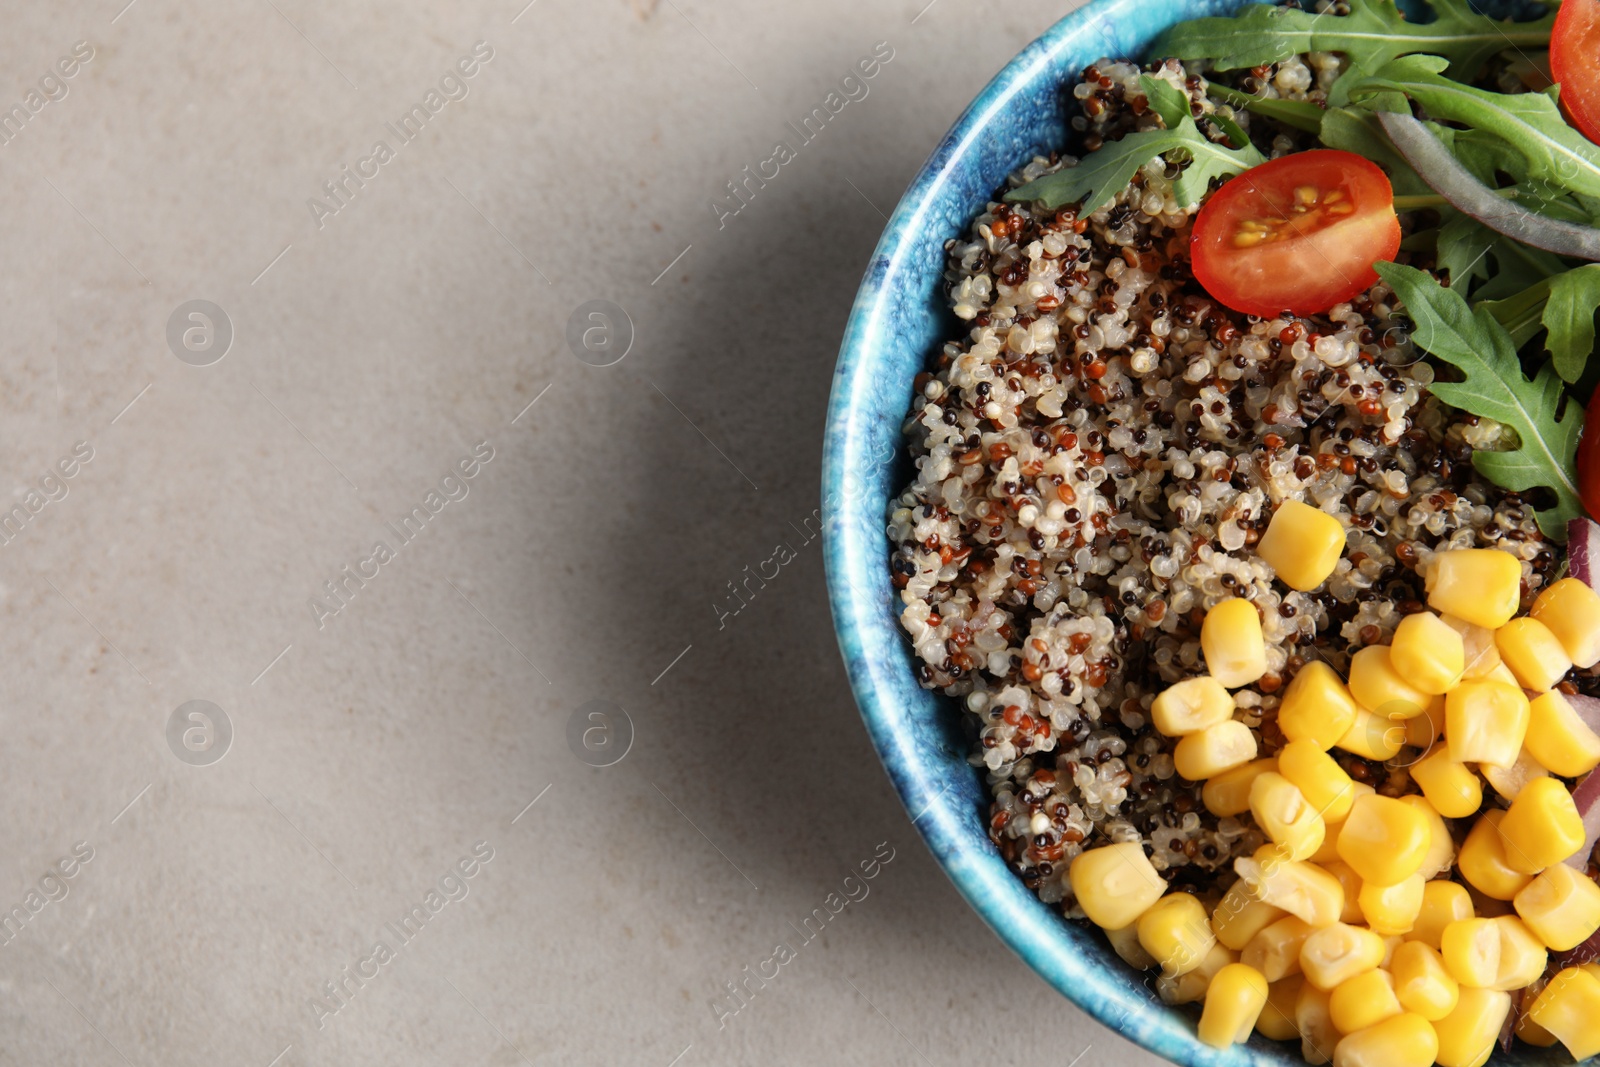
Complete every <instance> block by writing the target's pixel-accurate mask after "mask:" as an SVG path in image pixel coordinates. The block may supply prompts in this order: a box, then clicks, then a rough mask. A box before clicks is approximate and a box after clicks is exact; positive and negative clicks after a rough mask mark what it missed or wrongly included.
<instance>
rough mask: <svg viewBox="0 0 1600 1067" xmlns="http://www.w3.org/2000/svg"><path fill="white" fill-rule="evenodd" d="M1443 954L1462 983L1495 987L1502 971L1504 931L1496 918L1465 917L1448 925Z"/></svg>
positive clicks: (1442, 939) (1441, 946) (1441, 942)
mask: <svg viewBox="0 0 1600 1067" xmlns="http://www.w3.org/2000/svg"><path fill="white" fill-rule="evenodd" d="M1439 955H1440V956H1442V957H1444V966H1445V970H1447V971H1449V972H1450V977H1452V978H1454V979H1455V980H1456V981H1457V982H1460V983H1461V984H1462V985H1469V986H1473V987H1475V988H1478V989H1492V988H1493V987H1494V984H1495V979H1496V978H1497V977H1498V975H1499V973H1500V930H1499V928H1497V927H1496V926H1495V920H1494V919H1462V920H1461V921H1460V922H1453V923H1451V924H1450V925H1449V926H1446V927H1445V928H1444V933H1443V934H1442V935H1441V936H1440V938H1439Z"/></svg>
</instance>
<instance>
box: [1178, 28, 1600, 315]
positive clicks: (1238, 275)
mask: <svg viewBox="0 0 1600 1067" xmlns="http://www.w3.org/2000/svg"><path fill="white" fill-rule="evenodd" d="M1569 2H1570V0H1569ZM1585 2H1592V3H1600V0H1585ZM1399 249H1400V220H1399V219H1398V218H1396V217H1395V213H1394V190H1393V189H1392V188H1391V187H1390V185H1389V178H1388V176H1387V175H1385V174H1384V173H1383V171H1381V170H1379V169H1378V167H1377V165H1376V164H1374V163H1371V162H1370V161H1368V160H1365V159H1362V158H1361V157H1360V156H1358V155H1354V154H1352V153H1350V152H1340V151H1337V150H1334V149H1330V148H1323V149H1317V150H1315V151H1312V152H1297V153H1295V154H1294V155H1288V156H1282V157H1280V158H1278V159H1274V160H1271V161H1269V162H1266V163H1263V164H1261V165H1260V166H1257V167H1251V168H1250V169H1249V170H1247V171H1245V172H1244V173H1243V174H1240V175H1238V176H1236V177H1234V178H1231V179H1229V180H1228V181H1227V182H1226V183H1225V184H1224V185H1223V186H1222V188H1221V189H1218V190H1217V191H1216V192H1215V193H1214V194H1212V196H1211V199H1210V200H1208V201H1206V203H1205V205H1204V206H1203V207H1201V209H1200V214H1199V215H1197V216H1196V217H1195V220H1194V232H1193V234H1192V235H1191V237H1190V238H1189V251H1190V256H1191V257H1192V259H1193V261H1194V276H1195V279H1196V280H1197V281H1198V282H1199V283H1200V284H1201V285H1202V286H1204V287H1205V290H1206V292H1208V293H1210V294H1211V295H1212V296H1213V297H1215V298H1216V299H1218V300H1220V301H1221V302H1222V303H1224V304H1226V305H1227V306H1228V307H1230V308H1233V309H1234V310H1235V311H1242V312H1245V313H1246V314H1250V315H1261V316H1264V317H1265V316H1271V315H1276V314H1278V313H1279V312H1282V311H1292V312H1294V313H1295V314H1297V315H1312V314H1316V313H1317V312H1320V311H1326V310H1328V309H1329V308H1331V307H1332V306H1333V305H1335V304H1337V303H1339V302H1340V301H1342V300H1349V299H1351V298H1352V297H1354V296H1356V295H1357V294H1359V293H1361V292H1363V291H1365V290H1366V289H1367V288H1369V287H1370V286H1371V285H1372V283H1373V282H1375V281H1377V280H1378V273H1377V271H1375V270H1373V269H1372V264H1373V263H1375V262H1377V261H1378V260H1384V259H1393V258H1394V254H1395V253H1396V252H1397V251H1399Z"/></svg>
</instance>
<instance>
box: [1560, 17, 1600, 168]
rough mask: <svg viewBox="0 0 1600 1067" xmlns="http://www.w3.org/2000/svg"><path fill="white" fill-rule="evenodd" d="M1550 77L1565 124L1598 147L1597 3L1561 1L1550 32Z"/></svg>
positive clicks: (1599, 34) (1599, 26)
mask: <svg viewBox="0 0 1600 1067" xmlns="http://www.w3.org/2000/svg"><path fill="white" fill-rule="evenodd" d="M1550 75H1551V77H1553V78H1555V80H1556V81H1557V82H1558V83H1559V84H1560V86H1561V110H1562V111H1564V112H1566V114H1567V121H1568V122H1570V123H1572V124H1573V125H1574V126H1576V127H1577V128H1578V130H1579V132H1581V133H1582V134H1583V135H1584V136H1585V137H1587V138H1589V140H1591V141H1593V142H1595V143H1596V144H1600V0H1563V2H1562V4H1561V12H1560V14H1558V15H1556V24H1555V27H1554V28H1553V29H1552V30H1551V31H1550Z"/></svg>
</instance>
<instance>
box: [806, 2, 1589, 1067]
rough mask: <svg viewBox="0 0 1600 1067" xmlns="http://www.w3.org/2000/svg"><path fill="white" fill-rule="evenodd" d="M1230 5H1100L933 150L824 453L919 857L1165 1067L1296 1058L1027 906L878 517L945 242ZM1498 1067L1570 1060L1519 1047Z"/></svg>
mask: <svg viewBox="0 0 1600 1067" xmlns="http://www.w3.org/2000/svg"><path fill="white" fill-rule="evenodd" d="M1238 6H1240V4H1239V3H1238V2H1237V0H1191V2H1185V0H1095V2H1093V3H1091V4H1089V5H1088V6H1086V7H1083V8H1080V9H1079V10H1077V11H1075V12H1073V13H1072V14H1071V15H1069V16H1067V17H1066V18H1065V19H1063V20H1062V21H1061V22H1059V23H1057V24H1056V25H1055V26H1054V27H1052V28H1051V29H1050V30H1049V31H1048V32H1047V33H1046V34H1045V35H1044V36H1042V37H1041V38H1039V40H1037V41H1035V42H1034V43H1033V44H1031V45H1029V46H1028V47H1027V48H1026V49H1025V50H1024V51H1023V52H1022V53H1021V54H1019V55H1018V56H1017V57H1016V59H1014V60H1013V61H1012V62H1011V63H1010V64H1009V65H1008V66H1007V67H1006V68H1005V70H1003V71H1002V72H1001V73H1000V74H999V75H997V76H996V77H995V79H994V81H992V82H991V83H990V84H989V86H988V87H987V88H986V89H985V90H984V91H983V93H982V94H980V95H979V96H978V98H977V99H976V100H974V101H973V103H972V104H971V106H970V107H969V108H968V109H967V111H966V113H965V114H963V115H962V116H961V118H960V120H959V121H958V122H957V123H956V125H955V127H954V128H953V129H952V130H951V132H950V133H949V134H948V135H947V136H946V137H945V139H944V140H943V141H942V142H941V143H940V144H939V146H938V148H937V149H936V150H935V151H934V153H933V155H932V156H931V157H930V159H929V160H928V162H927V164H926V165H925V166H924V167H923V169H922V170H921V171H920V172H919V173H918V175H917V177H916V179H915V180H914V181H913V182H912V184H911V187H910V188H909V189H908V190H907V192H906V194H905V196H904V198H903V199H902V200H901V201H900V204H899V206H898V207H897V208H896V210H895V212H894V216H893V218H892V219H890V222H889V225H888V228H887V229H886V230H885V232H884V235H883V237H882V239H881V240H880V241H879V243H878V247H877V249H876V250H875V251H874V253H873V256H872V261H871V263H870V265H869V266H868V268H867V272H866V276H865V278H864V280H863V282H862V286H861V290H860V292H859V294H858V295H857V297H856V302H855V306H854V308H853V310H852V313H851V316H850V321H849V325H848V327H847V330H846V334H845V338H844V343H843V346H842V349H841V352H840V355H839V362H838V366H837V368H836V370H835V376H834V383H833V395H832V398H831V400H830V403H829V408H828V420H827V427H826V439H825V447H824V455H823V483H822V484H823V495H824V499H823V514H824V517H825V520H824V552H825V559H826V566H827V581H828V594H829V599H830V602H831V604H832V608H833V616H834V623H835V627H836V629H837V631H838V637H839V644H840V648H841V651H842V652H843V655H844V660H845V663H846V666H847V669H848V671H849V674H850V683H851V686H852V688H853V690H854V692H855V697H856V701H857V703H858V704H859V706H860V709H861V713H862V718H863V719H864V721H865V723H866V727H867V730H868V732H869V734H870V735H871V738H872V742H873V744H874V746H875V747H876V748H877V751H878V754H879V756H880V757H881V758H882V760H883V764H884V767H885V769H886V770H887V771H888V773H889V776H890V778H891V780H892V781H893V784H894V787H895V789H896V791H897V792H898V793H899V795H900V798H901V800H902V802H903V803H904V804H905V806H906V810H907V812H908V813H909V814H910V815H911V816H912V818H913V822H914V824H915V825H916V827H917V829H918V831H919V832H920V833H921V834H922V836H923V839H924V840H925V841H926V842H927V845H928V847H929V848H930V849H932V851H933V853H934V856H935V857H936V858H937V860H938V861H939V863H940V865H941V866H942V867H943V868H944V870H945V872H946V873H947V874H948V875H949V877H950V879H951V880H952V881H953V882H954V883H955V885H956V888H957V889H958V890H959V891H960V892H961V894H962V896H964V897H965V898H966V899H967V901H968V902H969V903H970V904H971V905H972V906H973V907H974V908H975V909H976V910H977V912H978V914H979V915H981V916H982V917H983V918H984V920H985V921H986V922H987V923H988V924H989V925H990V927H992V928H993V929H994V931H995V932H996V933H997V934H998V935H999V936H1000V937H1001V939H1002V940H1004V941H1005V942H1006V944H1008V945H1009V946H1010V947H1011V948H1012V949H1013V950H1014V951H1015V952H1016V953H1017V954H1018V955H1019V956H1021V957H1022V958H1023V959H1024V960H1025V961H1026V962H1027V963H1028V964H1029V965H1030V966H1032V967H1033V968H1034V970H1036V971H1037V972H1038V973H1039V974H1040V975H1041V976H1043V977H1044V978H1045V980H1046V981H1048V982H1049V983H1050V984H1051V985H1053V986H1054V987H1055V988H1056V989H1058V990H1060V991H1061V993H1063V994H1064V995H1065V996H1067V997H1068V998H1069V999H1070V1000H1072V1001H1073V1002H1074V1003H1076V1004H1077V1005H1078V1006H1079V1007H1081V1008H1083V1009H1084V1010H1085V1011H1087V1012H1089V1013H1090V1014H1091V1015H1093V1016H1094V1017H1095V1018H1097V1019H1099V1020H1100V1021H1101V1022H1103V1023H1105V1024H1106V1025H1108V1026H1110V1027H1112V1028H1113V1029H1115V1030H1117V1031H1118V1032H1119V1033H1121V1034H1122V1035H1123V1036H1124V1037H1127V1038H1129V1039H1130V1040H1133V1041H1135V1042H1137V1043H1138V1044H1140V1045H1143V1046H1144V1047H1145V1048H1147V1049H1150V1050H1151V1051H1152V1052H1155V1053H1157V1054H1158V1055H1161V1056H1165V1057H1167V1058H1168V1059H1170V1060H1172V1061H1174V1062H1176V1063H1182V1064H1196V1065H1222V1064H1227V1065H1244V1064H1255V1065H1266V1064H1301V1063H1303V1062H1304V1061H1303V1059H1302V1058H1301V1056H1300V1051H1299V1049H1298V1047H1296V1046H1294V1045H1293V1044H1292V1043H1287V1042H1285V1043H1280V1042H1272V1041H1266V1040H1264V1039H1262V1038H1260V1037H1256V1038H1254V1039H1253V1040H1252V1041H1251V1042H1250V1043H1249V1044H1248V1045H1243V1046H1237V1047H1235V1048H1234V1049H1231V1050H1229V1051H1226V1052H1224V1051H1218V1050H1215V1049H1212V1048H1209V1047H1207V1046H1205V1045H1202V1044H1200V1043H1199V1042H1198V1041H1197V1040H1196V1039H1195V1037H1194V1023H1193V1015H1192V1010H1189V1011H1183V1012H1180V1011H1174V1010H1172V1009H1169V1008H1167V1007H1165V1006H1164V1005H1162V1004H1161V1002H1160V1001H1159V1000H1158V999H1157V998H1156V996H1155V992H1154V978H1153V977H1151V976H1148V975H1144V974H1139V973H1137V972H1135V971H1133V970H1132V969H1131V968H1129V967H1127V966H1126V965H1125V964H1123V963H1122V962H1121V961H1120V960H1119V959H1117V957H1116V956H1115V955H1114V954H1113V953H1112V952H1111V951H1110V950H1109V948H1107V947H1106V945H1105V944H1104V942H1103V940H1102V939H1100V938H1098V937H1097V936H1096V935H1094V934H1093V933H1091V932H1090V931H1089V930H1087V929H1085V928H1082V927H1079V926H1076V925H1074V924H1071V923H1068V922H1066V921H1065V920H1064V919H1062V918H1061V916H1060V915H1059V913H1058V912H1056V911H1055V910H1053V909H1051V908H1048V907H1046V906H1045V905H1044V904H1042V903H1040V901H1039V900H1038V898H1037V897H1035V896H1034V895H1033V894H1032V893H1031V892H1030V891H1029V890H1028V889H1027V888H1026V887H1024V886H1023V884H1022V881H1021V880H1020V879H1019V878H1018V877H1017V876H1016V875H1014V874H1013V873H1012V872H1011V871H1010V870H1008V869H1007V867H1006V864H1005V862H1004V861H1003V859H1002V858H1001V856H1000V854H999V852H998V851H997V850H996V849H995V847H994V845H993V844H992V843H991V842H990V840H989V838H988V836H987V834H986V832H985V828H984V819H985V813H986V812H987V809H988V800H987V798H986V796H985V794H984V790H983V785H982V782H981V780H980V778H979V775H978V774H977V772H976V771H975V770H974V769H973V768H972V767H971V766H970V765H968V763H967V762H966V752H967V741H966V740H965V738H964V737H963V736H962V734H961V731H960V714H959V712H958V710H957V709H956V708H955V707H954V706H953V703H952V702H951V701H949V700H948V699H946V698H944V697H942V696H937V695H935V694H933V693H930V692H928V691H927V690H924V689H923V688H921V687H920V686H919V685H918V684H917V682H916V679H915V677H914V676H913V673H912V671H913V664H912V654H911V649H910V645H909V643H908V642H907V641H906V640H905V639H904V637H903V636H902V634H901V632H900V629H899V624H898V622H897V620H896V618H895V614H896V611H897V606H898V603H899V598H898V597H896V596H895V595H894V590H893V589H892V588H891V587H890V584H889V574H888V567H887V561H888V554H889V543H888V538H887V535H886V533H885V518H886V514H887V504H888V501H889V499H890V498H891V496H892V495H893V494H896V493H898V492H899V490H900V489H901V488H902V487H903V486H904V485H905V484H906V482H907V480H908V479H909V475H910V469H909V467H908V465H907V461H906V460H905V458H904V448H903V446H904V437H903V435H902V432H901V431H902V424H903V421H904V418H905V413H906V411H907V409H908V407H909V405H910V401H911V382H912V379H913V377H914V376H915V375H916V374H917V373H918V372H919V371H921V370H922V369H923V368H924V367H925V366H927V364H928V362H929V360H930V358H931V356H932V355H933V354H934V353H936V352H937V351H938V350H939V347H940V345H941V344H942V343H943V342H944V340H945V339H946V338H949V337H952V336H955V326H956V320H955V319H954V317H953V316H952V315H951V314H950V312H949V310H948V308H947V307H946V305H945V302H944V287H943V285H942V281H941V279H942V272H943V268H944V242H945V241H946V240H947V239H949V238H950V237H953V236H956V235H958V234H960V233H962V232H963V231H964V230H965V229H966V227H967V226H968V225H969V224H970V223H971V220H972V219H973V218H974V217H976V216H977V215H978V214H979V213H981V212H982V210H983V208H984V206H985V205H986V204H987V203H988V201H989V198H990V196H991V195H993V192H994V191H995V190H996V189H998V188H1000V187H1001V185H1002V184H1003V183H1004V181H1005V178H1006V175H1007V174H1009V173H1010V172H1011V171H1013V170H1015V169H1016V168H1017V166H1019V165H1020V164H1021V162H1023V161H1024V160H1026V159H1028V158H1029V157H1030V156H1031V155H1032V154H1033V153H1035V152H1043V151H1049V150H1051V149H1053V148H1059V147H1061V146H1062V145H1063V144H1064V143H1065V140H1066V133H1067V129H1068V126H1067V120H1068V117H1069V114H1068V111H1067V101H1066V99H1065V94H1064V93H1063V92H1062V91H1061V86H1062V84H1063V82H1064V81H1066V80H1068V79H1070V78H1072V77H1075V76H1076V75H1077V73H1078V72H1079V71H1081V70H1082V68H1083V67H1084V66H1086V65H1088V64H1089V63H1092V62H1094V61H1095V60H1096V59H1099V58H1101V57H1102V56H1137V55H1142V54H1143V53H1144V51H1145V50H1146V48H1147V46H1148V45H1149V44H1150V42H1151V41H1152V40H1153V39H1154V38H1155V36H1156V35H1157V34H1158V33H1160V32H1161V31H1162V30H1163V29H1165V28H1166V27H1168V26H1170V25H1172V24H1173V23H1175V22H1178V21H1181V20H1183V19H1188V18H1196V17H1200V16H1203V15H1220V14H1227V13H1229V12H1231V11H1232V10H1234V9H1236V8H1237V7H1238ZM1065 1051H1066V1052H1067V1054H1068V1055H1069V1056H1070V1055H1073V1054H1076V1050H1065ZM1326 1051H1327V1052H1328V1053H1329V1054H1331V1053H1332V1051H1333V1050H1332V1049H1328V1050H1326ZM1494 1062H1495V1063H1496V1064H1555V1063H1567V1064H1570V1063H1571V1062H1572V1061H1571V1059H1570V1058H1568V1057H1566V1056H1565V1055H1563V1054H1561V1053H1560V1052H1557V1051H1553V1050H1552V1051H1542V1050H1534V1049H1527V1048H1522V1047H1519V1048H1518V1050H1517V1051H1516V1052H1515V1053H1513V1054H1510V1055H1506V1054H1501V1055H1498V1056H1497V1057H1496V1059H1495V1061H1494Z"/></svg>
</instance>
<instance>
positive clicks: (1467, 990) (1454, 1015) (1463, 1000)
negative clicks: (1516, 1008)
mask: <svg viewBox="0 0 1600 1067" xmlns="http://www.w3.org/2000/svg"><path fill="white" fill-rule="evenodd" d="M1510 1013H1511V994H1510V993H1501V992H1498V991H1496V990H1493V989H1478V988H1475V987H1469V986H1462V987H1461V995H1460V998H1459V999H1458V1000H1457V1001H1456V1006H1455V1010H1454V1011H1452V1012H1451V1013H1450V1014H1449V1015H1446V1016H1445V1017H1444V1018H1443V1019H1440V1020H1439V1021H1438V1022H1436V1023H1434V1024H1433V1032H1434V1033H1435V1034H1437V1035H1438V1036H1439V1051H1438V1052H1437V1053H1436V1054H1435V1056H1434V1060H1435V1062H1437V1063H1438V1064H1439V1067H1483V1065H1484V1064H1485V1063H1487V1062H1488V1060H1489V1056H1490V1054H1491V1053H1493V1052H1494V1047H1495V1043H1496V1042H1497V1041H1499V1040H1500V1028H1501V1027H1502V1026H1504V1025H1505V1021H1506V1016H1507V1015H1509V1014H1510Z"/></svg>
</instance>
